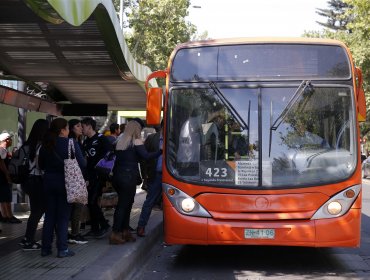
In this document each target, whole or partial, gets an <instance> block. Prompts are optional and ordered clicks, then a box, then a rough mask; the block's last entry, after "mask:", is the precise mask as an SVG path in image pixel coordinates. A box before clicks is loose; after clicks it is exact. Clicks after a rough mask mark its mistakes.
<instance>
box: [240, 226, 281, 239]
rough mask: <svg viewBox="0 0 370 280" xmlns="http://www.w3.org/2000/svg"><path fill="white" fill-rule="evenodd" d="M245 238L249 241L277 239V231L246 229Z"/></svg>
mask: <svg viewBox="0 0 370 280" xmlns="http://www.w3.org/2000/svg"><path fill="white" fill-rule="evenodd" d="M244 237H245V238H247V239H275V229H271V228H265V229H251V228H246V229H244Z"/></svg>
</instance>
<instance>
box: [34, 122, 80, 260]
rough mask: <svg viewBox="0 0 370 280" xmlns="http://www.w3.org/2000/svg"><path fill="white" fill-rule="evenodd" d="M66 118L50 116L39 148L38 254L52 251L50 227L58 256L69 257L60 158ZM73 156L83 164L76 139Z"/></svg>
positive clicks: (65, 154) (63, 156) (65, 143)
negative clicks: (41, 209) (41, 215)
mask: <svg viewBox="0 0 370 280" xmlns="http://www.w3.org/2000/svg"><path fill="white" fill-rule="evenodd" d="M68 134H69V127H68V122H67V120H65V119H63V118H57V119H54V120H53V121H52V122H51V124H50V129H49V131H48V133H47V135H46V137H45V140H44V141H43V145H42V147H41V149H40V156H39V165H40V168H41V169H42V170H44V190H45V195H46V211H45V220H44V227H43V229H42V247H41V256H43V257H45V256H48V255H50V254H51V253H52V251H51V245H52V243H53V235H54V230H55V231H56V237H57V242H56V245H57V249H58V254H57V257H58V258H64V257H71V256H73V255H74V254H75V253H74V252H73V251H71V250H69V249H68V243H67V235H68V223H69V218H70V216H71V204H70V203H68V202H67V193H66V189H65V180H64V160H65V159H67V158H68V142H69V139H68ZM73 144H74V147H75V155H74V156H75V157H76V159H77V161H78V164H79V166H80V168H81V169H82V170H83V169H84V168H85V167H86V163H85V160H84V158H83V156H82V152H81V149H80V147H79V145H78V144H77V142H76V141H73Z"/></svg>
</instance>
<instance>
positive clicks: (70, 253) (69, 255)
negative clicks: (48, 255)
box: [57, 249, 75, 258]
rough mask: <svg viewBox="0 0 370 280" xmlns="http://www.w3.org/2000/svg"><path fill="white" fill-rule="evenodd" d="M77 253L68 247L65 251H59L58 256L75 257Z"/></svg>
mask: <svg viewBox="0 0 370 280" xmlns="http://www.w3.org/2000/svg"><path fill="white" fill-rule="evenodd" d="M74 255H75V252H73V251H71V250H69V249H67V250H64V251H59V252H58V255H57V257H58V258H66V257H73V256H74Z"/></svg>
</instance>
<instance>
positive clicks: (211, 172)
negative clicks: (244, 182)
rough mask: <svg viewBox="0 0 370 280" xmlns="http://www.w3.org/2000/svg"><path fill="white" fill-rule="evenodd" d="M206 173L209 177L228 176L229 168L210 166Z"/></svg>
mask: <svg viewBox="0 0 370 280" xmlns="http://www.w3.org/2000/svg"><path fill="white" fill-rule="evenodd" d="M206 175H208V177H227V168H218V167H214V168H211V167H209V168H207V170H206Z"/></svg>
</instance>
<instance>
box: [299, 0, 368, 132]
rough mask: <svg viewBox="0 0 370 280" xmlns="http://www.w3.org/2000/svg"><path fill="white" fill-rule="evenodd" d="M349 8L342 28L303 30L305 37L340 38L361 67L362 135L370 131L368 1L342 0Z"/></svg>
mask: <svg viewBox="0 0 370 280" xmlns="http://www.w3.org/2000/svg"><path fill="white" fill-rule="evenodd" d="M343 1H344V2H345V3H346V4H347V5H348V6H349V7H351V8H350V9H347V10H346V11H345V16H346V17H347V18H351V21H350V22H348V24H347V25H346V28H345V29H344V30H335V31H333V30H330V29H324V31H322V32H318V31H310V32H305V34H304V36H306V37H319V38H331V39H337V40H341V41H343V42H345V43H346V45H347V46H348V47H349V48H350V50H351V53H352V56H353V58H354V61H355V64H356V65H357V66H358V67H359V68H361V69H362V73H363V80H364V84H363V87H364V90H365V96H366V103H367V122H366V123H365V124H363V125H362V126H361V133H362V135H365V134H367V133H368V132H370V122H369V121H370V1H369V0H343Z"/></svg>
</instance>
